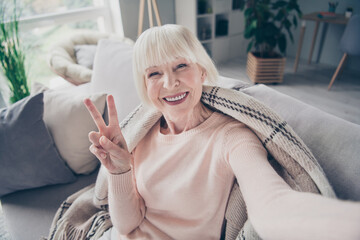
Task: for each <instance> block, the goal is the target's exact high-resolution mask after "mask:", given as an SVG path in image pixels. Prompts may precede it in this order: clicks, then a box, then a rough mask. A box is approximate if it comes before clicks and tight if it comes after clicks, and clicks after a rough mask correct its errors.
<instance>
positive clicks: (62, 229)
mask: <svg viewBox="0 0 360 240" xmlns="http://www.w3.org/2000/svg"><path fill="white" fill-rule="evenodd" d="M201 101H202V102H203V103H204V104H206V105H207V106H208V107H210V108H213V109H214V110H216V111H219V112H222V113H224V114H227V115H229V116H232V117H233V118H235V119H237V120H239V121H241V122H243V123H245V124H246V125H247V126H248V127H249V128H250V129H252V130H253V131H254V132H255V134H256V135H257V136H258V138H259V139H260V140H261V142H262V144H263V145H264V147H265V148H266V149H267V151H268V153H269V158H268V159H269V162H270V163H271V165H272V166H273V168H274V169H275V170H276V171H277V173H278V174H279V175H280V176H281V177H282V178H283V179H284V180H285V181H286V182H287V183H288V184H289V186H290V187H291V188H293V189H294V190H297V191H306V192H313V193H320V194H323V195H324V196H328V197H335V193H334V191H333V189H332V187H331V186H330V184H329V182H328V180H327V178H326V176H325V174H324V172H323V170H322V168H321V167H320V165H319V164H318V162H317V161H316V159H315V157H314V156H313V154H312V153H311V152H310V150H309V149H308V148H307V147H306V146H305V144H304V143H303V141H302V140H301V139H300V138H299V137H298V136H297V135H296V133H295V132H294V131H293V130H292V128H291V127H290V126H289V125H288V124H287V123H286V122H285V121H284V120H283V119H281V118H280V117H279V116H278V115H277V114H276V113H275V112H274V111H272V110H271V109H270V108H269V107H267V106H265V105H264V104H262V103H261V102H259V101H258V100H256V99H255V98H253V97H250V96H248V95H246V94H244V93H242V92H240V91H236V90H232V89H224V88H220V87H211V86H203V93H202V98H201ZM160 117H161V113H160V112H158V111H157V110H155V109H150V108H146V107H144V106H142V105H140V106H139V107H138V108H137V109H135V110H134V111H133V112H132V113H131V114H129V116H128V117H127V118H126V119H125V120H124V121H123V122H122V123H121V124H120V125H121V129H122V132H123V135H124V137H125V139H126V142H127V144H128V148H129V151H132V150H133V149H134V148H135V147H136V145H137V143H138V142H139V141H140V140H141V139H142V138H143V137H144V136H145V135H146V134H147V132H148V131H149V130H150V129H151V127H152V126H153V125H154V124H155V123H156V122H157V121H158V120H159V118H160ZM104 171H106V170H105V169H104V168H103V167H101V168H100V171H99V174H98V178H97V180H96V183H95V184H93V185H91V186H89V187H86V188H84V189H82V190H80V191H79V192H77V193H75V194H73V195H72V196H70V197H69V198H68V199H66V200H65V201H64V203H63V204H62V205H61V206H60V208H59V209H58V211H57V213H56V215H55V218H54V220H53V223H52V226H51V229H50V234H49V237H48V239H49V240H54V239H56V240H58V239H64V240H65V239H67V240H72V239H98V238H99V237H100V236H101V235H102V234H103V233H104V232H105V231H106V230H107V229H109V228H110V227H111V226H112V224H111V220H110V217H109V213H108V201H107V192H108V191H107V180H106V175H105V172H104ZM222 239H226V240H228V239H259V236H258V235H257V234H256V231H255V230H254V229H253V227H252V226H251V223H250V221H248V217H247V213H246V205H245V202H244V199H243V197H242V195H241V191H240V189H239V186H238V184H237V182H236V181H235V183H234V185H233V187H232V190H231V193H230V196H229V200H228V204H227V208H226V212H225V219H224V224H223V233H222Z"/></svg>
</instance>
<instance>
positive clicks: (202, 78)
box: [201, 68, 207, 83]
mask: <svg viewBox="0 0 360 240" xmlns="http://www.w3.org/2000/svg"><path fill="white" fill-rule="evenodd" d="M206 77H207V73H206V70H205V69H203V68H202V69H201V82H202V83H204V82H205V79H206Z"/></svg>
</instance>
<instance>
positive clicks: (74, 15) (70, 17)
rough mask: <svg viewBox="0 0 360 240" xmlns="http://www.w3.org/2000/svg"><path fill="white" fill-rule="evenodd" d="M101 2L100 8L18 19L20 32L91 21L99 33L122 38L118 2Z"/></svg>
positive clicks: (94, 7) (113, 0) (105, 0)
mask: <svg viewBox="0 0 360 240" xmlns="http://www.w3.org/2000/svg"><path fill="white" fill-rule="evenodd" d="M103 1H104V3H103V5H102V6H93V7H84V8H79V9H72V10H67V11H64V12H60V13H45V14H38V15H35V16H31V17H20V19H19V27H20V31H28V30H33V29H36V28H39V27H48V26H54V25H62V24H67V23H74V22H77V21H84V20H90V19H93V20H96V21H97V22H98V27H99V31H101V32H107V33H115V34H117V35H119V36H120V37H124V29H123V25H122V20H121V11H120V4H119V1H118V0H103ZM100 17H102V19H103V21H101V20H100V19H99V18H100Z"/></svg>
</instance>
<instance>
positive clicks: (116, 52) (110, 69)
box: [91, 39, 140, 122]
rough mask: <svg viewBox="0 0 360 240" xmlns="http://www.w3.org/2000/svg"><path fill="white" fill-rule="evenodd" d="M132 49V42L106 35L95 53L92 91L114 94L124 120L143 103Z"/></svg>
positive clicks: (120, 119)
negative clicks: (134, 71)
mask: <svg viewBox="0 0 360 240" xmlns="http://www.w3.org/2000/svg"><path fill="white" fill-rule="evenodd" d="M132 52H133V46H132V45H131V44H129V43H125V42H121V41H119V40H114V39H102V40H100V41H99V42H98V47H97V51H96V54H95V60H94V69H93V74H92V78H91V88H92V92H94V93H98V92H104V93H107V94H112V95H113V96H114V100H115V104H116V109H117V113H118V118H119V121H120V122H121V121H122V120H123V119H124V118H125V117H126V116H127V115H128V114H129V113H130V112H131V111H132V110H134V108H135V107H137V106H138V105H139V104H140V99H139V97H138V95H137V91H136V88H135V83H134V78H133V73H132Z"/></svg>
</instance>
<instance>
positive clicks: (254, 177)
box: [229, 129, 360, 240]
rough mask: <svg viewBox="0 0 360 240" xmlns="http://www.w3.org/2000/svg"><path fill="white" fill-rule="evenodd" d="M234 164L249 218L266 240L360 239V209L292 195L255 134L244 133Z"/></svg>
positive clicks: (313, 196)
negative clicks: (268, 159) (270, 162)
mask: <svg viewBox="0 0 360 240" xmlns="http://www.w3.org/2000/svg"><path fill="white" fill-rule="evenodd" d="M237 136H240V140H237V141H238V144H237V145H238V146H236V147H234V148H233V150H232V152H231V154H230V155H229V156H230V157H229V162H230V165H231V168H232V169H233V171H234V174H235V176H236V178H237V180H238V182H239V186H240V189H241V191H242V194H243V197H244V200H245V203H246V206H247V210H248V215H249V219H250V221H251V223H252V224H253V226H254V228H255V230H256V231H257V232H258V234H259V235H260V236H261V237H262V238H264V239H278V240H279V239H327V240H328V239H360V228H359V226H360V203H354V202H347V201H340V200H336V199H330V198H325V197H323V196H320V195H317V194H312V193H303V192H297V191H294V190H292V189H291V188H290V187H289V186H288V185H287V184H286V183H285V182H284V180H283V179H282V178H281V177H280V176H279V175H278V174H277V173H276V172H275V170H274V169H273V168H272V167H271V165H270V164H269V162H268V161H267V153H266V151H265V149H264V148H263V147H262V145H261V143H260V141H259V140H258V139H257V138H256V136H255V134H254V133H252V132H251V131H250V130H249V129H242V131H241V133H239V134H237Z"/></svg>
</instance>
